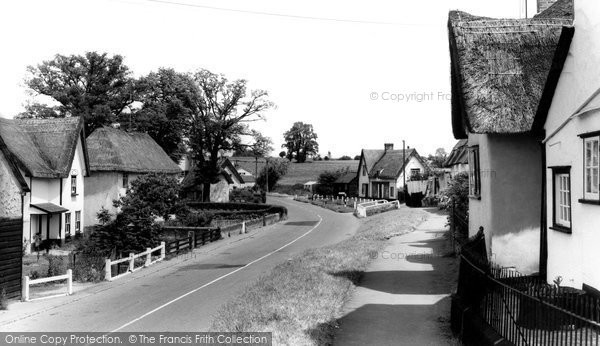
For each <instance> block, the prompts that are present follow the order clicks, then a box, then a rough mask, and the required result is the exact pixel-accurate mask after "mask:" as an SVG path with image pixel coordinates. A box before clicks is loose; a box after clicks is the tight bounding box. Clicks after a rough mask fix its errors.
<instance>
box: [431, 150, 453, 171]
mask: <svg viewBox="0 0 600 346" xmlns="http://www.w3.org/2000/svg"><path fill="white" fill-rule="evenodd" d="M447 157H448V154H447V153H446V150H445V149H444V148H437V149H436V150H435V155H429V157H427V160H428V161H429V163H430V164H431V165H432V166H433V167H434V168H443V167H444V162H445V161H446V158H447Z"/></svg>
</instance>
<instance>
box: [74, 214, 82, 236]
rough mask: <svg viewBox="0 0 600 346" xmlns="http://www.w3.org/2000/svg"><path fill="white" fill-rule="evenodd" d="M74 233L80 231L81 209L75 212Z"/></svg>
mask: <svg viewBox="0 0 600 346" xmlns="http://www.w3.org/2000/svg"><path fill="white" fill-rule="evenodd" d="M75 233H81V211H76V212H75Z"/></svg>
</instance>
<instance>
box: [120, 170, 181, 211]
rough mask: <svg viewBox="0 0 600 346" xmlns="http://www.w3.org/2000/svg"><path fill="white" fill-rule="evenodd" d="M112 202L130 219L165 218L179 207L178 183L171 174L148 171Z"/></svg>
mask: <svg viewBox="0 0 600 346" xmlns="http://www.w3.org/2000/svg"><path fill="white" fill-rule="evenodd" d="M113 204H114V206H115V207H120V208H121V212H120V214H125V215H126V217H127V218H129V219H130V220H131V221H135V220H142V219H150V220H152V221H153V220H154V218H155V217H162V218H164V219H165V220H167V219H168V218H169V215H170V214H174V213H176V212H177V210H178V208H179V207H180V203H179V183H178V181H177V179H175V178H174V177H173V176H169V175H166V174H158V173H149V174H146V175H143V176H141V177H139V178H137V179H135V180H134V181H132V182H131V185H130V187H129V189H128V190H127V194H125V196H121V198H120V199H119V200H116V201H114V203H113Z"/></svg>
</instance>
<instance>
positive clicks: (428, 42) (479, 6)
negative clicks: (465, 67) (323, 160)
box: [0, 0, 534, 157]
mask: <svg viewBox="0 0 600 346" xmlns="http://www.w3.org/2000/svg"><path fill="white" fill-rule="evenodd" d="M166 2H171V3H166ZM521 2H522V0H429V1H427V0H419V1H416V0H413V1H404V0H368V1H367V0H360V1H348V0H335V1H332V0H330V1H323V0H303V1H299V0H296V1H289V0H288V1H281V0H279V1H275V0H253V1H248V0H245V1H242V0H239V1H238V0H221V1H216V0H165V1H162V0H158V1H157V0H19V1H2V2H0V32H1V33H2V35H1V36H0V47H1V50H2V55H1V57H0V95H1V96H0V114H2V115H3V116H4V117H12V116H14V115H15V114H17V113H19V112H20V111H22V110H23V104H24V103H25V101H26V100H27V99H28V98H30V96H29V95H28V94H27V89H26V88H25V87H24V85H23V79H24V77H25V75H26V74H25V68H26V66H27V65H34V64H37V63H39V62H41V61H43V60H48V59H51V58H52V57H53V56H54V55H55V54H57V53H59V54H65V55H68V54H82V53H84V52H86V51H94V50H95V51H99V52H108V53H110V54H121V55H123V56H124V57H125V63H126V64H127V65H128V66H129V68H130V69H131V70H132V71H133V73H134V74H135V76H140V75H144V74H147V73H148V72H150V71H154V70H156V69H158V68H159V67H172V68H174V69H176V70H178V71H181V72H187V71H194V70H196V69H198V68H207V69H209V70H211V71H213V72H218V73H223V74H225V75H226V76H227V77H228V78H230V79H236V78H244V79H247V80H248V81H249V85H250V87H251V88H260V89H265V90H268V91H269V93H270V98H271V100H272V101H274V102H275V103H276V104H277V106H278V107H277V108H276V109H273V110H271V111H269V112H268V113H267V114H266V115H267V121H266V122H264V123H257V124H256V128H257V129H259V130H261V131H262V132H263V133H264V134H266V135H267V136H270V137H271V138H273V140H274V142H275V146H276V151H275V153H277V152H279V151H280V149H279V148H280V146H281V144H282V134H283V132H284V131H285V130H287V129H289V128H290V127H291V125H292V124H293V123H294V122H295V121H304V122H308V123H311V124H313V125H314V128H315V131H316V132H317V134H318V135H319V144H320V152H321V154H322V155H326V154H327V152H328V151H331V153H332V156H334V157H338V156H341V155H351V156H354V155H356V154H359V153H360V149H361V148H371V149H374V148H383V143H384V142H391V143H395V144H396V148H398V147H400V146H401V145H402V140H403V139H404V140H406V143H407V145H409V146H411V147H415V148H417V150H418V151H419V152H420V153H421V154H422V155H425V154H429V153H433V152H434V151H435V149H436V148H438V147H444V148H445V149H446V150H448V151H449V150H450V149H451V147H452V146H453V145H454V142H455V140H454V138H453V137H452V130H451V126H450V101H449V93H450V72H449V71H450V67H449V56H448V39H447V37H448V36H447V30H446V22H447V16H448V11H449V10H450V9H460V10H464V11H467V12H470V13H473V14H478V15H485V16H492V17H519V16H523V14H524V12H523V7H522V6H521ZM530 2H534V1H531V0H530ZM186 4H189V5H193V6H186ZM532 5H533V4H530V6H529V7H532ZM531 12H532V10H530V15H531ZM311 18H312V19H311Z"/></svg>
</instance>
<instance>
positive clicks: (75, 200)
mask: <svg viewBox="0 0 600 346" xmlns="http://www.w3.org/2000/svg"><path fill="white" fill-rule="evenodd" d="M0 138H1V139H2V142H3V144H2V145H1V146H2V147H3V150H2V152H3V156H4V158H5V160H7V161H6V162H7V163H8V166H9V168H11V171H12V172H13V174H14V177H15V178H16V181H17V184H18V186H19V188H20V190H21V194H22V196H23V198H22V206H21V203H20V202H19V201H18V200H16V196H15V195H14V194H15V193H16V191H17V190H15V186H14V185H13V184H12V183H10V181H9V182H8V183H7V182H6V181H4V180H5V179H4V178H3V179H2V180H3V187H6V188H8V190H6V191H9V192H11V194H10V195H7V197H3V198H8V199H9V200H10V202H9V205H10V209H11V211H10V214H15V211H16V209H21V211H20V214H21V215H22V218H23V237H22V239H23V241H24V242H25V243H26V246H25V249H26V251H30V250H31V249H32V247H34V245H35V243H36V239H37V240H39V242H38V244H39V245H40V247H48V246H50V245H51V244H52V243H58V244H60V243H63V242H64V241H65V240H66V239H69V238H71V237H72V236H74V235H76V234H79V233H81V232H83V227H84V222H83V220H82V211H83V209H84V198H83V194H84V183H83V179H84V177H85V176H87V175H88V173H89V165H88V156H87V150H86V143H85V137H84V133H83V119H81V118H78V117H72V118H61V119H22V120H14V119H3V118H0ZM15 166H16V167H17V168H18V172H17V170H15ZM3 176H4V174H3ZM23 178H24V181H25V185H24V184H23ZM3 192H4V191H3Z"/></svg>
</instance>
